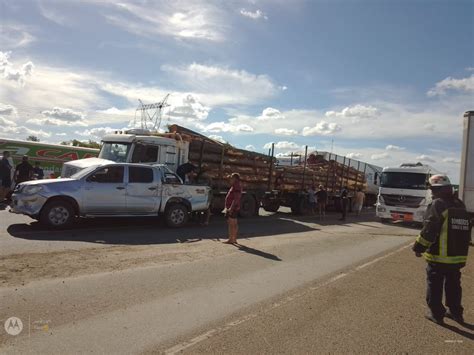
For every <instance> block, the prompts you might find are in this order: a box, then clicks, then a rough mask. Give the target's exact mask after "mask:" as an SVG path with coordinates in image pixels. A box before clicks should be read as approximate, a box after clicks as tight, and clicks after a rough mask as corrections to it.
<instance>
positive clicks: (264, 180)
mask: <svg viewBox="0 0 474 355" xmlns="http://www.w3.org/2000/svg"><path fill="white" fill-rule="evenodd" d="M169 130H170V132H177V133H179V134H180V136H181V138H182V139H183V140H184V141H187V142H189V161H190V162H191V163H192V164H193V165H195V166H196V167H197V168H198V171H199V175H198V178H201V179H202V180H204V181H206V182H209V183H210V185H211V187H213V188H220V189H226V188H228V187H229V178H230V175H231V174H232V173H238V174H239V175H240V178H241V182H242V187H243V188H244V189H245V190H263V191H266V190H268V187H269V178H270V171H271V169H272V168H271V166H272V160H273V165H275V163H276V159H275V158H273V159H272V158H271V157H269V156H267V155H265V154H260V153H256V152H251V151H248V150H244V149H239V148H236V147H233V146H231V145H229V144H224V143H221V142H217V141H215V140H211V139H209V138H207V137H205V136H203V135H200V134H199V133H196V132H193V131H191V130H188V129H186V128H184V127H181V126H178V125H172V126H170V127H169Z"/></svg>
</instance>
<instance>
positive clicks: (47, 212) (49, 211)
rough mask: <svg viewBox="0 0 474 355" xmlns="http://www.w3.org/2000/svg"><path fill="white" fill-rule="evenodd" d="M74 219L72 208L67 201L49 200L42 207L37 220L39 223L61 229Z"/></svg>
mask: <svg viewBox="0 0 474 355" xmlns="http://www.w3.org/2000/svg"><path fill="white" fill-rule="evenodd" d="M73 220H74V208H73V207H72V206H71V204H70V203H69V202H67V201H62V200H56V201H51V202H48V203H47V204H46V206H44V207H43V210H42V211H41V214H40V218H39V221H40V223H41V224H43V225H45V226H47V227H50V228H54V229H61V228H66V227H68V226H69V225H70V224H71V223H72V221H73Z"/></svg>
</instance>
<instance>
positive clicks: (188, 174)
mask: <svg viewBox="0 0 474 355" xmlns="http://www.w3.org/2000/svg"><path fill="white" fill-rule="evenodd" d="M195 172H196V167H195V166H194V165H193V164H191V163H190V162H187V163H184V164H181V165H180V166H178V169H176V175H178V176H179V177H180V178H181V180H182V181H183V184H189V183H190V182H191V180H192V177H193V174H194V173H195Z"/></svg>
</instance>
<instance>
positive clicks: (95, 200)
mask: <svg viewBox="0 0 474 355" xmlns="http://www.w3.org/2000/svg"><path fill="white" fill-rule="evenodd" d="M124 171H125V167H124V166H121V165H112V166H106V167H102V168H99V169H98V170H96V171H95V172H94V173H92V174H91V175H89V176H88V177H87V178H86V180H85V182H84V185H83V187H82V189H83V192H82V212H84V213H86V214H98V215H100V214H102V215H115V214H125V213H126V211H127V205H126V201H125V192H126V189H125V184H124Z"/></svg>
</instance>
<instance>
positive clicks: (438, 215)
mask: <svg viewBox="0 0 474 355" xmlns="http://www.w3.org/2000/svg"><path fill="white" fill-rule="evenodd" d="M429 185H430V189H431V192H432V196H433V202H432V203H431V204H430V205H429V206H428V208H427V210H426V212H425V216H424V221H423V229H422V230H421V232H420V235H419V236H418V238H416V242H415V244H414V245H413V251H414V252H415V253H416V256H417V257H420V256H422V255H423V257H424V258H425V260H426V261H427V263H428V265H427V268H426V286H427V289H426V303H427V304H428V307H429V309H430V312H429V313H428V314H427V315H426V318H427V319H428V320H430V321H432V322H434V323H436V324H440V325H442V324H444V317H448V318H451V319H453V320H454V321H456V322H458V323H460V324H464V318H463V307H462V305H461V298H462V289H461V271H460V270H461V268H463V267H464V266H465V265H466V260H467V254H468V249H469V240H470V235H471V224H470V219H469V215H468V213H467V211H466V207H465V206H464V204H463V203H462V201H460V200H459V199H457V198H456V197H454V194H453V187H452V185H451V182H450V181H449V179H448V177H447V176H445V175H434V176H432V177H431V178H430V179H429ZM443 286H444V292H445V300H446V306H447V307H448V308H449V309H448V311H446V308H445V307H444V305H443V302H442V300H443Z"/></svg>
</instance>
